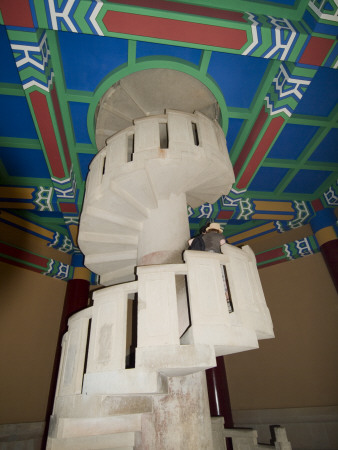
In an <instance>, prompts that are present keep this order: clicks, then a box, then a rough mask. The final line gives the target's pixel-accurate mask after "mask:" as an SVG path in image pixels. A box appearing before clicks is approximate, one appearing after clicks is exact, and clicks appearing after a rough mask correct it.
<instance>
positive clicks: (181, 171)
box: [78, 111, 234, 285]
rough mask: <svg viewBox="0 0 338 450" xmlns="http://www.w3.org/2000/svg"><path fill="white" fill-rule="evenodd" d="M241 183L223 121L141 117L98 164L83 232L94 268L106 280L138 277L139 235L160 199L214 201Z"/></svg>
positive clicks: (116, 137) (106, 282)
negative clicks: (235, 177)
mask: <svg viewBox="0 0 338 450" xmlns="http://www.w3.org/2000/svg"><path fill="white" fill-rule="evenodd" d="M233 182H234V175H233V170H232V167H231V163H230V160H229V156H228V152H227V148H226V143H225V139H224V135H223V131H222V129H221V128H220V126H219V125H218V123H217V122H216V121H212V120H210V119H209V118H207V117H206V116H204V115H203V114H201V113H198V112H196V113H194V114H187V113H183V112H180V111H167V113H166V114H164V115H157V116H151V117H145V118H141V119H137V120H135V121H134V125H133V126H131V127H128V128H127V129H125V130H122V131H120V132H118V133H117V134H115V135H114V136H112V137H111V138H110V139H108V140H107V146H106V147H105V148H104V149H102V150H101V151H100V152H99V154H98V155H97V156H96V157H95V158H94V159H93V161H92V163H91V165H90V172H89V175H88V179H87V186H86V195H85V199H84V205H83V210H82V215H81V221H80V230H79V237H78V242H79V246H80V248H81V250H82V252H83V253H84V254H85V264H86V266H87V267H88V268H89V269H90V270H92V271H93V272H95V273H97V274H99V275H100V276H101V278H100V282H101V284H103V285H111V284H117V283H121V282H126V281H132V280H134V279H135V267H136V265H137V259H138V239H139V234H140V232H141V230H142V228H143V224H144V221H145V220H146V219H147V218H148V216H149V214H150V212H151V211H153V210H156V208H158V204H159V202H161V201H165V200H168V199H169V198H171V197H172V196H175V195H176V196H180V195H182V194H183V195H184V194H185V195H186V202H187V203H188V204H189V205H190V206H192V207H197V206H199V205H201V204H203V203H205V202H210V203H214V202H215V201H216V200H217V199H218V198H219V197H220V196H221V195H222V194H224V193H227V192H228V191H229V190H230V188H231V185H232V183H233Z"/></svg>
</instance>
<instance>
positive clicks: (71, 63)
mask: <svg viewBox="0 0 338 450" xmlns="http://www.w3.org/2000/svg"><path fill="white" fill-rule="evenodd" d="M58 35H59V40H60V48H61V54H62V60H63V68H64V74H65V79H66V84H67V87H68V88H69V89H79V90H83V91H93V90H95V88H96V87H97V85H98V84H99V83H100V81H101V80H102V79H103V78H104V77H105V76H106V75H108V74H109V73H110V72H111V71H112V70H114V69H116V67H119V66H120V65H122V64H124V63H126V62H127V60H128V41H127V40H126V39H117V38H112V37H110V38H106V39H102V38H101V37H100V36H91V35H87V34H75V33H66V32H59V33H58ZM88 55H90V58H89V57H88ZM112 55H113V57H112Z"/></svg>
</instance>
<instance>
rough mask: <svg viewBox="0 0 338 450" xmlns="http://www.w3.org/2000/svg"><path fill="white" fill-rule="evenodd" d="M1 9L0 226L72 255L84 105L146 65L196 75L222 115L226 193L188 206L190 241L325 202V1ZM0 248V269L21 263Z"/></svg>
mask: <svg viewBox="0 0 338 450" xmlns="http://www.w3.org/2000/svg"><path fill="white" fill-rule="evenodd" d="M0 11H1V17H0V20H1V25H0V55H1V60H2V64H1V70H0V108H1V122H0V155H1V161H0V178H1V181H0V197H1V198H0V221H2V222H5V223H7V224H10V225H11V226H14V227H17V228H20V229H21V230H22V231H25V232H30V233H33V234H35V235H36V236H39V237H40V238H41V239H44V240H45V241H46V243H47V244H48V245H49V246H52V247H54V248H59V249H61V250H62V251H65V252H69V253H71V254H75V255H77V254H78V252H79V250H78V248H77V242H76V236H77V229H78V221H79V216H80V213H81V205H82V200H83V195H84V188H85V180H86V176H87V173H88V165H89V163H90V161H91V159H92V158H93V157H94V156H95V154H96V153H97V148H96V145H95V110H96V107H97V105H98V102H99V100H100V98H101V97H102V96H103V94H104V93H105V92H106V91H107V90H108V89H109V88H110V87H111V86H112V85H113V84H114V83H116V82H117V81H119V80H120V79H122V78H124V77H125V76H127V75H129V74H132V73H134V72H136V71H140V70H145V69H151V68H168V69H174V70H179V71H182V72H185V73H187V74H189V75H191V76H193V77H195V78H197V79H198V80H199V81H201V82H202V83H204V84H205V85H206V86H207V87H208V88H209V89H210V90H211V91H212V92H213V94H214V95H215V97H216V99H217V100H218V103H219V105H220V106H221V116H222V123H221V125H222V127H223V130H224V132H225V134H226V137H227V143H228V149H229V154H230V158H231V161H232V163H233V166H234V171H235V174H236V183H235V184H234V186H233V189H232V191H231V192H230V193H229V195H227V196H223V197H221V198H220V199H219V200H218V201H217V202H216V203H215V204H213V205H210V204H205V205H203V206H201V207H200V208H197V209H195V210H193V209H191V208H189V220H190V225H191V233H192V235H194V234H195V233H196V232H197V230H198V229H199V227H200V226H201V225H203V224H204V223H205V222H206V221H209V220H213V221H216V222H220V223H222V224H223V226H224V234H225V236H226V237H227V238H228V241H229V242H230V243H233V244H241V243H242V242H247V241H248V240H250V239H251V238H253V237H257V236H261V235H264V234H269V233H272V232H276V231H278V232H283V231H286V230H289V229H291V228H295V227H299V226H302V225H304V224H307V223H309V222H310V221H311V219H312V218H313V217H314V216H315V214H316V212H317V211H319V210H323V209H332V208H334V207H335V206H337V204H338V189H337V173H338V148H337V147H338V144H337V142H338V122H337V119H338V107H337V99H338V71H337V70H336V68H337V66H338V51H337V41H336V35H337V30H338V4H337V0H311V1H308V0H274V1H273V0H271V1H263V0H261V1H249V0H185V1H173V0H120V1H118V2H112V1H100V0H97V1H91V0H81V1H80V0H49V1H44V0H16V1H10V0H1V1H0ZM1 241H2V243H1V245H0V259H2V260H7V261H8V259H10V258H12V261H15V260H17V261H22V258H23V259H25V258H26V259H27V258H28V257H27V256H23V255H21V256H20V254H19V253H18V251H15V249H14V250H13V248H12V247H9V246H8V245H7V244H6V239H5V237H4V236H3V237H2V238H1ZM311 245H312V247H313V248H315V247H316V246H317V247H318V245H317V244H316V242H315V239H314V240H313V242H312V243H310V244H309V246H310V247H311ZM37 256H38V255H37ZM20 258H21V260H20ZM28 259H29V258H28ZM30 264H31V267H33V266H34V267H35V266H36V267H37V268H38V269H41V268H43V270H42V269H41V270H40V271H41V273H49V274H51V275H52V276H56V274H58V273H59V271H60V274H61V275H62V273H63V272H62V271H64V273H66V274H67V276H64V277H63V276H61V275H60V278H67V277H68V278H69V277H71V275H70V272H69V267H68V269H64V268H63V266H62V263H60V264H61V266H60V264H59V265H54V266H53V264H52V263H51V262H50V261H38V260H36V259H35V258H34V257H33V258H32V261H31V262H30ZM60 267H61V269H60ZM38 269H37V270H38ZM67 271H68V272H67Z"/></svg>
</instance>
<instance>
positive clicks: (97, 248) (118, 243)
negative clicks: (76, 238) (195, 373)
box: [81, 231, 138, 254]
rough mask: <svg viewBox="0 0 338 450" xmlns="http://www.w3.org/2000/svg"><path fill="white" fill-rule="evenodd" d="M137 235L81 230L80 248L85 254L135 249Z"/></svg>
mask: <svg viewBox="0 0 338 450" xmlns="http://www.w3.org/2000/svg"><path fill="white" fill-rule="evenodd" d="M137 244H138V236H137V235H134V236H130V235H127V234H126V235H123V234H109V233H97V232H91V231H82V233H81V249H82V251H83V252H84V253H85V254H94V253H110V252H121V251H124V250H127V251H129V250H135V249H136V250H137Z"/></svg>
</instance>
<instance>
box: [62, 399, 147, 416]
mask: <svg viewBox="0 0 338 450" xmlns="http://www.w3.org/2000/svg"><path fill="white" fill-rule="evenodd" d="M54 406H55V407H54V409H55V414H57V416H58V417H63V418H66V417H77V418H91V417H108V416H121V415H124V414H141V413H148V412H151V411H152V408H153V402H152V397H151V396H149V395H146V394H144V395H141V394H136V395H123V394H122V395H107V394H103V395H82V394H81V395H78V394H75V395H67V396H58V397H56V399H55V405H54Z"/></svg>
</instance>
